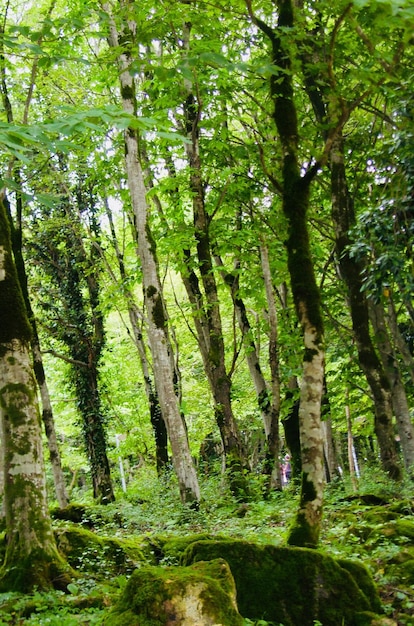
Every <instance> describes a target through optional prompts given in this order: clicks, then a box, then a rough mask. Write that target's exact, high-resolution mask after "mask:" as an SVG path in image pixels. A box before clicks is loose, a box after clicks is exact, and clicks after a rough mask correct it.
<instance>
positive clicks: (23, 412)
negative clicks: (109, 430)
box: [0, 339, 54, 556]
mask: <svg viewBox="0 0 414 626" xmlns="http://www.w3.org/2000/svg"><path fill="white" fill-rule="evenodd" d="M2 350H5V354H4V355H3V356H2V358H0V414H1V422H2V444H3V446H4V450H5V454H4V483H5V487H4V488H5V503H6V521H7V535H8V544H18V546H19V547H18V550H19V553H20V554H21V555H22V556H28V555H30V553H31V552H33V551H34V550H37V549H42V550H44V548H45V534H46V537H47V538H48V539H49V540H50V542H53V543H54V539H53V533H52V527H51V524H50V522H49V521H48V520H49V512H48V506H47V499H46V483H45V474H44V466H43V450H42V430H41V420H40V415H39V410H38V405H37V398H36V383H35V380H34V377H33V374H32V369H31V363H30V358H29V352H28V347H27V345H26V344H25V343H22V342H21V341H19V340H18V339H14V340H12V341H11V342H10V343H9V344H8V345H3V346H2ZM39 528H40V535H39V534H38V529H39ZM45 529H47V530H45Z"/></svg>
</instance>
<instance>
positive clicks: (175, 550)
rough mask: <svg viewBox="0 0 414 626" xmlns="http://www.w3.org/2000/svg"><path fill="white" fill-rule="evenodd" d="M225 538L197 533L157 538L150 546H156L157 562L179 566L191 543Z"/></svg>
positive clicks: (223, 538) (153, 539)
mask: <svg viewBox="0 0 414 626" xmlns="http://www.w3.org/2000/svg"><path fill="white" fill-rule="evenodd" d="M225 539H226V538H225V537H221V536H220V535H210V534H207V533H198V534H193V535H186V536H184V537H182V536H169V537H162V536H158V537H156V538H152V539H151V541H152V545H153V546H157V548H158V554H159V560H160V561H161V562H162V563H163V564H164V565H169V564H177V565H178V564H179V561H180V558H181V556H182V555H183V553H184V552H185V550H186V549H187V548H188V546H189V545H191V544H192V543H196V542H197V541H213V540H214V541H223V540H225Z"/></svg>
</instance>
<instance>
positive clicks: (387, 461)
mask: <svg viewBox="0 0 414 626" xmlns="http://www.w3.org/2000/svg"><path fill="white" fill-rule="evenodd" d="M331 186H332V220H333V223H334V226H335V240H336V255H337V262H338V267H339V273H340V276H341V277H342V279H343V280H344V281H345V284H346V286H347V289H348V298H349V308H350V312H351V318H352V328H353V333H354V337H355V342H356V346H357V350H358V357H359V363H360V366H361V369H362V371H363V372H364V374H365V376H366V379H367V382H368V385H369V387H370V389H371V393H372V398H373V401H374V411H375V434H376V436H377V439H378V445H379V449H380V457H381V461H382V466H383V468H384V470H385V471H386V472H388V474H389V476H390V477H391V478H394V479H396V480H399V479H400V478H401V468H400V466H399V462H398V457H397V452H396V448H395V439H394V432H393V426H392V404H391V394H390V388H389V383H388V380H387V378H386V376H385V374H384V370H383V368H382V366H381V363H380V361H379V358H378V356H377V353H376V351H375V348H374V345H373V343H372V339H371V335H370V330H369V313H368V304H367V300H366V297H365V294H364V293H363V290H362V279H361V268H360V267H359V266H358V263H357V261H356V260H355V259H354V258H352V257H351V256H350V254H349V245H350V243H351V240H350V235H349V231H350V228H351V227H352V226H353V225H354V223H355V214H354V207H353V202H352V199H351V196H350V194H349V191H348V185H347V180H346V173H345V160H344V145H343V138H342V135H341V134H340V133H338V135H337V138H336V139H335V141H334V142H333V145H332V149H331Z"/></svg>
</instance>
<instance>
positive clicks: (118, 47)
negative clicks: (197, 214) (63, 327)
mask: <svg viewBox="0 0 414 626" xmlns="http://www.w3.org/2000/svg"><path fill="white" fill-rule="evenodd" d="M132 8H133V6H132V3H130V2H129V1H128V0H127V1H126V2H123V3H122V9H123V11H124V13H125V16H124V20H123V21H122V24H121V27H118V26H117V24H116V20H115V16H114V15H113V13H112V8H111V6H110V5H109V4H107V3H104V4H103V9H104V11H105V12H106V13H107V15H108V19H109V33H108V42H109V45H110V47H111V48H113V49H114V50H115V52H116V54H117V64H118V68H119V78H120V86H121V98H122V106H123V108H124V111H125V112H126V113H128V114H129V115H130V116H131V120H132V118H133V117H135V115H136V109H137V101H136V94H135V83H134V77H133V76H132V74H131V73H130V71H129V69H130V64H131V62H132V60H133V49H134V45H135V41H136V38H137V37H139V35H140V33H139V31H138V30H137V24H136V22H135V20H134V19H133V13H132V14H131V12H132ZM128 14H129V17H130V18H131V19H127V17H126V15H128ZM131 123H132V122H131ZM125 152H126V155H125V165H126V171H127V178H128V187H129V191H130V196H131V204H132V208H133V212H134V217H135V227H136V231H137V237H138V251H139V255H140V261H141V269H142V278H143V290H144V299H145V305H146V310H147V313H148V338H149V342H150V347H151V354H152V361H153V366H154V376H155V385H156V389H157V394H158V398H159V401H160V406H161V410H162V413H163V417H164V420H165V423H166V427H167V432H168V437H169V440H170V443H171V450H172V461H173V465H174V469H175V472H176V475H177V479H178V485H179V489H180V496H181V500H182V502H183V503H194V504H197V503H198V501H199V499H200V488H199V484H198V479H197V474H196V470H195V466H194V462H193V459H192V456H191V452H190V448H189V443H188V436H187V431H186V427H185V424H184V421H183V418H182V415H181V412H180V407H179V401H178V397H177V394H176V389H175V385H174V364H173V360H172V357H173V355H172V346H171V341H170V336H169V330H168V315H167V310H166V306H165V301H164V297H163V290H162V285H161V281H160V277H159V271H158V261H157V256H156V243H155V240H154V237H153V235H152V231H151V225H150V221H149V217H148V205H147V199H146V193H147V189H146V186H145V181H144V175H143V166H142V162H141V156H140V147H139V135H138V131H137V130H136V129H134V128H133V127H132V126H131V127H130V128H129V129H128V130H127V131H126V133H125Z"/></svg>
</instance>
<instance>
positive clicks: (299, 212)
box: [248, 0, 325, 547]
mask: <svg viewBox="0 0 414 626" xmlns="http://www.w3.org/2000/svg"><path fill="white" fill-rule="evenodd" d="M276 5H277V9H278V24H277V28H276V29H273V28H271V27H269V26H268V25H267V24H265V23H264V22H262V21H261V20H260V19H258V18H257V17H256V16H254V15H253V13H252V10H251V5H250V2H248V8H249V10H250V14H251V17H252V18H253V20H254V22H255V23H256V24H257V26H258V27H259V28H260V29H261V30H262V31H263V33H264V34H265V35H266V36H267V37H268V38H269V40H270V42H271V44H272V62H273V64H274V68H275V70H276V69H278V71H275V73H274V74H273V75H272V77H271V80H270V93H271V97H272V100H273V102H274V114H273V119H274V122H275V125H276V128H277V132H278V135H279V139H280V143H281V148H282V154H283V165H282V184H281V190H280V191H281V195H282V208H283V212H284V215H285V217H286V221H287V240H286V249H287V256H288V269H289V274H290V281H291V288H292V294H293V300H294V303H295V309H296V314H297V316H298V319H299V322H300V325H301V328H302V333H303V343H304V356H303V362H302V377H301V385H300V406H299V425H300V440H301V456H302V482H301V493H300V503H299V508H298V512H297V514H296V521H295V524H294V525H293V527H292V529H291V531H290V534H289V537H288V543H289V544H291V545H300V546H309V547H316V546H317V544H318V540H319V533H320V527H321V521H322V504H323V489H324V471H323V436H322V428H321V400H322V393H323V379H324V356H325V352H324V338H323V322H322V315H321V306H320V295H319V289H318V286H317V284H316V279H315V273H314V267H313V261H312V255H311V250H310V241H309V232H308V227H307V214H308V208H309V191H310V183H311V181H312V179H313V176H314V175H315V174H313V173H312V175H311V172H308V174H307V175H306V174H305V175H303V176H302V175H301V165H300V163H299V158H298V148H299V127H298V119H297V110H296V105H295V99H294V84H293V80H292V64H291V58H290V54H289V50H288V49H287V48H286V47H285V46H284V44H283V43H282V38H281V36H280V32H281V31H282V32H284V33H286V32H287V30H289V29H291V28H293V26H294V7H293V2H291V1H290V0H278V1H277V2H276Z"/></svg>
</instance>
